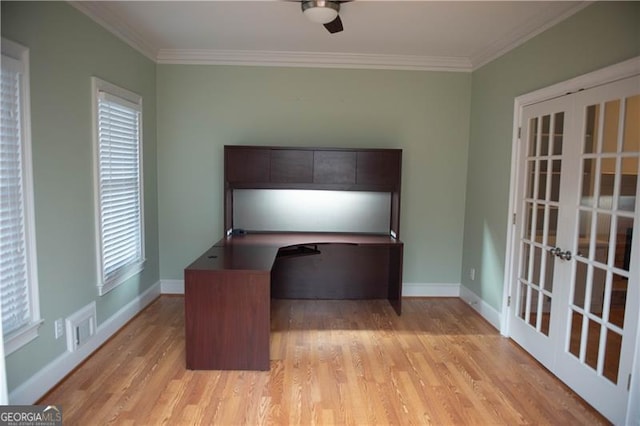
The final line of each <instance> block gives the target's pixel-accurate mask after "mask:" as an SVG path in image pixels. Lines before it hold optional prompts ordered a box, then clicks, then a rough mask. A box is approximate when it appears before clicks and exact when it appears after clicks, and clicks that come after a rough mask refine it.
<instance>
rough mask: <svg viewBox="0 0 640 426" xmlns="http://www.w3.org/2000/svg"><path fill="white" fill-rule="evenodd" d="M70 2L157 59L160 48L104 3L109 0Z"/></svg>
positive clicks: (123, 39) (118, 35) (145, 53)
mask: <svg viewBox="0 0 640 426" xmlns="http://www.w3.org/2000/svg"><path fill="white" fill-rule="evenodd" d="M68 3H69V4H70V5H71V6H73V7H75V8H76V9H78V10H79V11H80V12H82V13H84V14H85V15H87V16H88V17H89V18H91V19H92V20H94V21H95V22H97V23H98V24H99V25H100V26H102V27H103V28H105V29H106V30H107V31H109V32H111V33H112V34H113V35H115V36H116V37H118V38H119V39H120V40H122V41H124V42H125V43H127V44H128V45H129V46H131V47H133V48H134V49H136V50H137V51H138V52H140V53H142V54H143V55H144V56H146V57H147V58H149V59H151V60H152V61H154V62H155V61H156V52H157V51H158V49H157V48H156V47H155V46H153V45H152V44H151V43H149V42H148V41H147V40H146V39H145V37H143V36H142V35H141V34H140V33H139V32H138V31H136V30H135V29H134V28H132V27H131V26H129V25H127V24H125V23H124V22H125V20H124V19H122V18H121V17H120V16H118V15H117V14H115V13H113V12H111V11H110V10H109V9H108V8H107V7H106V6H104V3H108V2H96V1H68Z"/></svg>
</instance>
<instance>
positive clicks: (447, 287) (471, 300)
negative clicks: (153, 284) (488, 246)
mask: <svg viewBox="0 0 640 426" xmlns="http://www.w3.org/2000/svg"><path fill="white" fill-rule="evenodd" d="M161 289H162V294H184V280H161ZM402 296H403V297H459V298H461V299H462V300H464V301H465V302H467V303H468V304H469V305H470V306H471V307H472V308H473V309H474V310H475V311H476V312H478V313H479V314H480V315H481V316H482V317H483V318H484V319H486V320H487V321H488V322H489V324H491V325H492V326H494V327H495V328H497V329H498V330H500V324H501V321H502V315H501V314H500V312H499V311H497V310H496V309H495V308H494V307H492V306H491V305H489V304H488V303H487V302H485V301H484V300H482V299H481V298H480V296H478V295H477V294H475V293H474V292H472V291H471V290H469V289H468V288H467V287H465V286H463V285H460V284H457V283H404V284H402Z"/></svg>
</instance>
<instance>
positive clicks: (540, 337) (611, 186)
mask: <svg viewBox="0 0 640 426" xmlns="http://www.w3.org/2000/svg"><path fill="white" fill-rule="evenodd" d="M521 143H522V146H521V148H520V152H519V158H518V162H519V163H518V170H519V172H518V189H517V194H518V195H517V211H516V216H515V227H516V232H517V237H516V238H517V241H516V244H515V245H514V250H515V252H514V256H513V261H514V262H516V264H515V265H514V267H513V268H512V270H513V276H512V277H511V281H512V286H511V295H512V303H511V304H510V310H509V315H510V335H511V337H512V338H513V339H514V340H515V341H516V342H517V343H518V344H520V345H521V346H522V347H523V348H524V349H526V350H527V351H528V352H530V353H531V354H532V355H533V356H534V357H536V358H537V359H538V360H539V361H540V362H541V363H542V364H543V365H545V367H547V368H548V369H549V370H550V371H551V372H553V373H554V374H555V375H556V376H558V377H559V378H560V379H561V380H563V381H564V382H565V383H567V384H568V385H569V386H570V387H571V388H572V389H573V390H575V391H576V392H577V393H578V394H579V395H581V396H582V397H583V398H584V399H585V400H586V401H587V402H589V403H590V404H591V405H593V406H594V407H595V408H596V409H597V410H598V411H600V412H601V413H602V414H603V415H605V416H606V417H607V418H608V419H609V420H611V421H613V422H614V423H623V422H624V420H625V414H626V410H627V404H628V399H629V389H628V384H629V382H630V377H631V376H630V375H631V372H632V371H631V370H632V364H633V354H634V350H635V337H636V331H637V327H638V309H639V304H640V290H639V285H640V270H639V266H640V265H638V263H640V262H638V259H640V238H639V236H640V219H639V218H640V214H639V212H640V184H639V183H640V182H639V179H638V174H639V168H640V165H639V163H640V77H638V76H636V77H632V78H628V79H624V80H620V81H617V82H614V83H609V84H607V85H604V86H599V87H595V88H592V89H588V90H584V91H580V92H577V93H574V94H570V95H566V96H562V97H559V98H556V99H552V100H549V101H545V102H540V103H537V104H534V105H530V106H526V107H525V108H524V109H523V116H522V123H521Z"/></svg>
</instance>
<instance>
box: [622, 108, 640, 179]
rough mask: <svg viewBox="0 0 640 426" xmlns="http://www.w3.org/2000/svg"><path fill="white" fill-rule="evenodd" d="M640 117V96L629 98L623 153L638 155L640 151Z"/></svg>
mask: <svg viewBox="0 0 640 426" xmlns="http://www.w3.org/2000/svg"><path fill="white" fill-rule="evenodd" d="M638 117H640V95H635V96H631V97H629V98H627V99H626V102H625V119H624V143H623V147H622V152H634V153H637V152H638V151H640V120H638ZM636 170H637V169H636Z"/></svg>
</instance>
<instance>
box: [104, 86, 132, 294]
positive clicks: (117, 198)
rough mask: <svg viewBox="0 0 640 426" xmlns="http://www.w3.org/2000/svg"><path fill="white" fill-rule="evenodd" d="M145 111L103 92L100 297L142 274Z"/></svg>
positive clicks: (127, 101)
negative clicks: (129, 278)
mask: <svg viewBox="0 0 640 426" xmlns="http://www.w3.org/2000/svg"><path fill="white" fill-rule="evenodd" d="M140 122H141V106H140V103H139V102H138V103H135V102H130V101H129V100H126V99H123V98H121V97H118V96H114V95H113V94H111V93H107V92H106V91H104V90H100V89H98V90H97V142H98V147H97V154H98V155H97V157H98V158H97V166H98V194H99V202H98V216H99V217H98V222H99V237H100V254H101V258H100V266H101V275H102V276H101V282H100V283H99V288H100V293H101V294H104V293H105V292H107V291H109V290H110V289H112V288H113V287H115V286H117V285H118V284H120V283H122V282H123V281H124V280H125V279H127V278H128V277H130V276H131V275H133V274H135V273H137V272H139V271H140V270H141V269H142V262H143V261H144V245H143V226H142V217H143V215H142V212H143V208H142V183H141V176H142V161H141V137H140V136H141V129H140V124H141V123H140Z"/></svg>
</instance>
